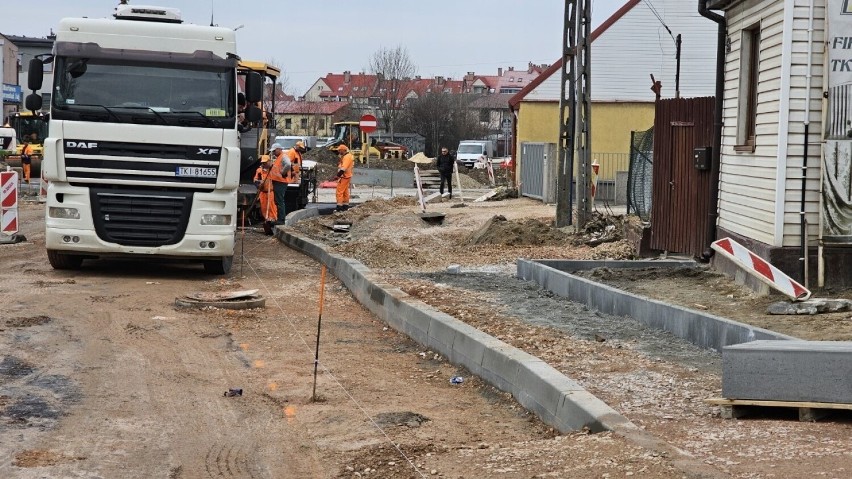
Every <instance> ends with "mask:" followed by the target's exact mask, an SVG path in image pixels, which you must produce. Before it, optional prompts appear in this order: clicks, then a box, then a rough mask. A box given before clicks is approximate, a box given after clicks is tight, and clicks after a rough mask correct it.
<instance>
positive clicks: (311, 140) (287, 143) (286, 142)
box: [275, 135, 317, 150]
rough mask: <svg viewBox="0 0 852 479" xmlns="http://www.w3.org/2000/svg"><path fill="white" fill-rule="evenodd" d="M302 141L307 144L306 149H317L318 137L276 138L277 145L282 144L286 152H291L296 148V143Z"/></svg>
mask: <svg viewBox="0 0 852 479" xmlns="http://www.w3.org/2000/svg"><path fill="white" fill-rule="evenodd" d="M297 141H301V142H302V143H304V144H305V147H306V148H309V149H310V148H316V147H317V137H315V136H289V135H288V136H276V137H275V143H278V144H280V145H281V146H283V147H284V149H285V150H289V149H290V148H293V147H294V146H296V142H297Z"/></svg>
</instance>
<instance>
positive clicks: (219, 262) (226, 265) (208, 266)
mask: <svg viewBox="0 0 852 479" xmlns="http://www.w3.org/2000/svg"><path fill="white" fill-rule="evenodd" d="M233 263H234V257H233V256H222V257H221V258H217V259H211V260H206V261H204V271H206V272H208V273H210V274H228V273H229V272H230V271H231V265H232V264H233Z"/></svg>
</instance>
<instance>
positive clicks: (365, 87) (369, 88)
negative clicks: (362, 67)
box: [319, 73, 379, 98]
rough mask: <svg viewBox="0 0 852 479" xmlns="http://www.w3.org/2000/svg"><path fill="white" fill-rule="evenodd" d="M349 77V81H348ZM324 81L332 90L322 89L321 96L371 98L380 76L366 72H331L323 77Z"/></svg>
mask: <svg viewBox="0 0 852 479" xmlns="http://www.w3.org/2000/svg"><path fill="white" fill-rule="evenodd" d="M347 77H348V80H349V81H346V80H347ZM323 81H324V82H325V84H326V85H328V87H329V88H330V89H331V90H330V91H325V90H324V91H322V92H321V93H320V95H319V96H320V97H321V98H335V97H341V98H349V97H352V98H369V97H371V96H374V95H373V94H374V92H375V91H376V85H377V84H378V81H379V80H378V77H377V76H376V75H367V74H364V73H356V74H354V75H352V74H349V73H329V74H328V75H326V76H325V78H323Z"/></svg>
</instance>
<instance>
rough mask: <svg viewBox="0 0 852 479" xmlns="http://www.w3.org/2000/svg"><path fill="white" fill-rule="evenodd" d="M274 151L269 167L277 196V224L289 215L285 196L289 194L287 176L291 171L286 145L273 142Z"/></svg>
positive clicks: (272, 148)
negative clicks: (285, 152) (285, 150)
mask: <svg viewBox="0 0 852 479" xmlns="http://www.w3.org/2000/svg"><path fill="white" fill-rule="evenodd" d="M269 151H270V152H271V153H272V157H273V158H274V159H273V160H272V166H271V167H270V168H269V176H268V178H269V179H270V181H272V192H273V195H274V196H275V207H276V209H277V210H278V211H277V213H278V214H277V215H276V216H277V218H276V220H275V223H276V224H284V220H285V219H286V217H287V211H286V208H287V207H286V204H285V198H286V194H287V180H286V176H287V175H288V174H289V172H290V159H289V158H287V155H285V154H284V147H283V146H281V144H280V143H273V144H272V147H270V148H269Z"/></svg>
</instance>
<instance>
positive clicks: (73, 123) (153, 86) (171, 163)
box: [26, 5, 261, 274]
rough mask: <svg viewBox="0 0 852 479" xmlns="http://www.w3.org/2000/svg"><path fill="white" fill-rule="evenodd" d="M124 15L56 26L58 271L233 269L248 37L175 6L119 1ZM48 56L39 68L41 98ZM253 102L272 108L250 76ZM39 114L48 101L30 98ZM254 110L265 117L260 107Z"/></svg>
mask: <svg viewBox="0 0 852 479" xmlns="http://www.w3.org/2000/svg"><path fill="white" fill-rule="evenodd" d="M114 17H115V18H114V19H101V18H98V19H96V18H65V19H62V20H61V21H60V22H59V25H58V27H57V29H56V41H55V43H54V50H53V55H52V57H51V58H50V59H49V61H52V62H53V69H54V75H53V86H52V92H53V95H52V96H51V100H50V127H49V133H48V136H47V138H45V140H44V159H43V162H42V167H43V170H44V171H43V173H44V177H45V179H47V180H48V181H49V183H48V187H47V198H46V208H45V247H46V249H47V256H48V260H49V261H50V264H51V266H53V267H54V268H55V269H77V268H79V267H80V266H81V264H82V262H83V261H84V260H87V259H90V258H100V257H108V256H121V257H131V258H137V259H145V260H148V259H149V258H150V259H153V258H157V259H161V260H167V261H172V260H180V261H186V260H189V261H197V262H200V263H202V264H203V265H204V269H205V270H206V271H207V272H209V273H213V274H226V273H227V272H228V271H229V270H230V268H231V264H232V261H233V255H234V243H235V233H236V220H237V186H238V184H239V179H240V173H241V166H242V165H241V159H240V144H239V133H238V130H237V117H238V115H237V80H236V67H237V63H238V57H237V56H236V51H237V50H236V42H235V34H234V31H233V30H232V29H230V28H221V27H208V26H202V25H191V24H185V23H183V22H182V20H181V18H180V11H179V10H176V9H169V8H161V7H151V6H144V7H143V6H139V7H136V6H131V5H120V6H119V7H116V10H115V14H114ZM45 62H46V60H44V59H41V58H38V57H37V58H34V59H32V60H31V61H30V69H29V78H28V89H29V90H32V91H33V92H37V91H39V90H40V89H41V83H42V82H43V77H42V72H43V68H44V63H45ZM247 85H248V87H247V91H246V97H247V99H248V101H249V104H250V105H252V104H254V103H255V102H258V101H260V94H259V90H260V87H261V80H260V78H259V77H258V76H256V75H250V76H249V78H248V81H247ZM26 106H27V109H28V110H31V111H37V110H39V109H40V108H41V107H42V98H41V96H40V95H38V94H37V93H33V94H31V95H29V96H27V98H26ZM246 116H247V117H248V118H249V119H250V120H251V121H255V122H256V121H258V120H260V110H259V109H257V108H255V107H253V106H250V107H249V108H248V110H247V114H246Z"/></svg>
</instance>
